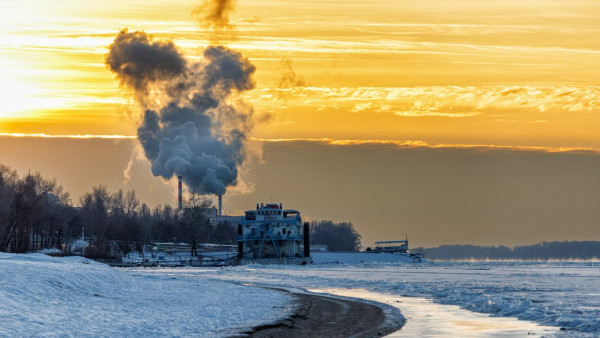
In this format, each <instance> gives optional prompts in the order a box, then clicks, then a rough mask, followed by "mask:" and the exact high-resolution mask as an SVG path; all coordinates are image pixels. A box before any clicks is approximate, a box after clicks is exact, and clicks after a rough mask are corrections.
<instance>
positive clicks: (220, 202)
mask: <svg viewBox="0 0 600 338" xmlns="http://www.w3.org/2000/svg"><path fill="white" fill-rule="evenodd" d="M219 216H223V196H222V195H219Z"/></svg>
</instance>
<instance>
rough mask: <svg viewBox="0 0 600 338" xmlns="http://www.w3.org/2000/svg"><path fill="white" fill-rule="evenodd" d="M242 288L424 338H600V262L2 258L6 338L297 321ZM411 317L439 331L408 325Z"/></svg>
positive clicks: (214, 329)
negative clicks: (368, 307) (320, 305)
mask: <svg viewBox="0 0 600 338" xmlns="http://www.w3.org/2000/svg"><path fill="white" fill-rule="evenodd" d="M226 282H233V283H226ZM241 284H250V285H256V286H274V287H281V288H287V289H294V290H297V289H301V290H313V291H320V292H330V293H336V294H338V295H343V294H345V295H354V296H355V297H363V298H367V297H371V298H370V299H376V300H380V301H384V302H388V301H389V303H388V304H395V305H396V306H398V308H399V309H400V311H403V309H404V310H405V311H406V312H405V313H404V314H405V316H406V318H407V320H408V322H407V326H406V328H405V329H406V330H405V332H409V329H414V330H420V331H415V332H418V334H417V333H415V334H417V335H435V334H436V333H439V332H442V333H441V334H442V335H446V336H447V335H451V336H452V335H455V336H460V335H467V333H468V332H471V331H464V330H465V323H470V324H469V327H470V328H472V327H477V326H478V325H481V327H485V328H486V330H491V331H477V332H479V334H481V335H486V334H495V332H498V331H494V330H495V329H494V328H493V325H495V324H492V323H491V322H489V321H488V322H486V321H485V318H486V316H480V315H472V314H475V313H484V314H491V315H493V316H495V317H503V318H505V319H507V320H508V319H509V318H518V319H521V320H523V321H525V320H527V321H532V322H535V323H538V324H541V325H548V326H554V327H555V330H556V331H551V330H549V329H547V328H543V327H540V328H539V330H538V329H534V331H530V330H531V329H530V328H531V327H532V326H531V325H529V324H526V323H525V322H523V324H522V325H521V324H519V323H517V321H516V320H515V319H512V321H506V322H502V321H496V322H497V323H506V324H499V326H506V327H508V326H510V327H512V329H511V330H513V331H508V332H509V333H510V332H513V333H516V335H520V334H519V333H524V332H541V333H542V334H544V335H553V334H555V332H563V333H565V334H566V335H567V336H573V335H574V336H581V335H585V334H587V335H590V336H599V335H600V320H599V319H598V318H600V263H546V264H542V263H537V264H535V263H461V264H458V263H455V264H450V263H448V264H422V265H415V264H397V263H394V264H383V263H381V264H378V263H375V264H355V265H338V264H325V265H311V266H277V265H270V266H260V265H250V266H238V267H226V268H191V267H186V268H178V269H170V268H147V269H144V268H135V269H119V270H117V269H112V268H110V267H108V266H106V265H102V264H98V263H94V262H89V261H87V260H82V259H81V258H79V257H70V258H52V257H48V256H45V255H40V254H28V255H14V254H3V253H0V335H8V336H39V335H52V336H56V335H67V336H72V335H76V336H115V335H116V336H158V335H160V336H181V335H194V336H223V335H227V334H232V333H235V332H239V330H240V329H243V328H247V327H250V326H253V325H258V324H263V323H266V322H271V321H272V320H275V319H277V318H280V317H283V316H286V315H288V314H289V313H290V311H291V298H290V297H289V296H287V295H285V294H282V293H280V292H277V291H272V290H266V289H261V288H253V287H247V286H242V285H241ZM327 290H330V291H327ZM361 294H362V295H364V296H360V295H361ZM406 296H408V297H411V298H406ZM432 301H433V303H431V302H432ZM436 304H437V305H436ZM249 305H250V306H249ZM433 305H435V306H433ZM447 305H453V306H447ZM409 307H410V311H412V312H409ZM459 307H460V308H459ZM441 314H445V315H446V316H447V317H445V318H454V319H453V321H454V322H453V323H454V324H455V326H452V325H450V324H451V323H450V322H449V319H448V320H435V317H436V316H440V315H441ZM411 320H414V321H419V322H420V321H423V322H427V323H426V324H427V325H430V326H427V325H420V326H418V325H417V326H415V325H413V326H409V325H411ZM413 324H414V323H413ZM431 325H433V326H431ZM461 325H462V326H461ZM490 325H491V326H490ZM481 327H480V328H481ZM506 327H505V329H506ZM559 328H564V330H563V331H558V329H559ZM461 330H463V331H461ZM515 330H516V331H515ZM535 330H538V331H535ZM505 331H506V330H505ZM482 332H483V333H482ZM548 332H552V334H546V333H548ZM479 334H475V335H479ZM538 335H539V334H538Z"/></svg>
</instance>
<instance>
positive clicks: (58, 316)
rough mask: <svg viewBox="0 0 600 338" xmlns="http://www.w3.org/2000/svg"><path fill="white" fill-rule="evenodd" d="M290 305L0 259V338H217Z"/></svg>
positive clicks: (78, 264) (64, 261) (99, 267)
mask: <svg viewBox="0 0 600 338" xmlns="http://www.w3.org/2000/svg"><path fill="white" fill-rule="evenodd" d="M248 304H252V306H248ZM290 305H291V299H290V297H289V296H287V295H285V294H282V293H281V292H276V291H272V290H266V289H262V288H253V287H245V286H240V285H235V284H232V283H224V282H222V281H216V280H213V279H210V278H193V279H191V278H179V277H178V276H171V275H166V274H138V273H135V272H124V271H119V270H115V269H113V268H111V267H109V266H107V265H104V264H99V263H95V262H93V261H88V260H83V259H81V258H80V257H64V258H53V257H50V256H46V255H42V254H26V255H15V254H6V253H0V336H27V337H30V336H94V337H97V336H105V337H115V336H118V337H122V336H135V337H140V336H198V337H200V336H203V337H206V336H223V335H227V334H232V333H236V332H239V330H240V329H245V328H247V327H250V326H253V325H257V324H263V323H265V322H266V321H271V320H272V319H273V318H278V317H283V316H287V315H289V313H290V311H291V308H290Z"/></svg>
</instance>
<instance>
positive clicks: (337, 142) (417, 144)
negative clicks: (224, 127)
mask: <svg viewBox="0 0 600 338" xmlns="http://www.w3.org/2000/svg"><path fill="white" fill-rule="evenodd" d="M253 140H255V141H260V142H264V143H292V142H313V143H322V144H327V145H332V146H359V145H373V146H377V145H391V146H396V147H399V148H429V149H474V150H481V151H486V150H510V151H534V152H544V153H592V154H598V155H600V148H592V147H542V146H509V145H493V144H445V143H430V142H426V141H420V140H376V139H375V140H341V139H331V138H289V139H283V138H280V139H266V138H255V139H253Z"/></svg>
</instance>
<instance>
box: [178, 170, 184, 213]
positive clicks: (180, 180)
mask: <svg viewBox="0 0 600 338" xmlns="http://www.w3.org/2000/svg"><path fill="white" fill-rule="evenodd" d="M177 181H178V183H177V191H178V196H177V208H178V209H179V210H181V209H183V176H178V177H177Z"/></svg>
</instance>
